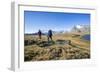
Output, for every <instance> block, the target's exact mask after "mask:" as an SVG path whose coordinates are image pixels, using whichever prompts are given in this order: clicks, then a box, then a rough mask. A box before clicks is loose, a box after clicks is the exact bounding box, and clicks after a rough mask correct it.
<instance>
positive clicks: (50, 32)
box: [47, 30, 52, 41]
mask: <svg viewBox="0 0 100 73" xmlns="http://www.w3.org/2000/svg"><path fill="white" fill-rule="evenodd" d="M47 37H48V41H49V40H50V39H51V40H52V30H49V31H48V36H47Z"/></svg>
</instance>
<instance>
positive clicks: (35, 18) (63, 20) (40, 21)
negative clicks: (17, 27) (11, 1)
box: [24, 11, 90, 33]
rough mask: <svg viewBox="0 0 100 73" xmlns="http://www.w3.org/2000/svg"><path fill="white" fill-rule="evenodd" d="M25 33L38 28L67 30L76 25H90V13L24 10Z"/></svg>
mask: <svg viewBox="0 0 100 73" xmlns="http://www.w3.org/2000/svg"><path fill="white" fill-rule="evenodd" d="M24 25H25V33H34V32H38V30H39V29H40V30H43V31H48V30H49V29H52V30H53V31H67V30H70V29H71V28H72V27H73V26H75V25H90V14H83V13H62V12H37V11H24Z"/></svg>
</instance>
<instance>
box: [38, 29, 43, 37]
mask: <svg viewBox="0 0 100 73" xmlns="http://www.w3.org/2000/svg"><path fill="white" fill-rule="evenodd" d="M38 35H39V39H41V35H42V32H41V30H39V31H38Z"/></svg>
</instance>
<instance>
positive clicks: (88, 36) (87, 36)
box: [82, 34, 90, 41]
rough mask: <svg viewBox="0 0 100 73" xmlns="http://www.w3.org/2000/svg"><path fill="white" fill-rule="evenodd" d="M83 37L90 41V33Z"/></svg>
mask: <svg viewBox="0 0 100 73" xmlns="http://www.w3.org/2000/svg"><path fill="white" fill-rule="evenodd" d="M82 38H83V39H85V40H88V41H90V34H87V35H84V36H83V37H82Z"/></svg>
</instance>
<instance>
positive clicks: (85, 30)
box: [71, 25, 90, 33]
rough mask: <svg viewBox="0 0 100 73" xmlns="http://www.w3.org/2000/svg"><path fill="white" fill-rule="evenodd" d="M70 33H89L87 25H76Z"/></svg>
mask: <svg viewBox="0 0 100 73" xmlns="http://www.w3.org/2000/svg"><path fill="white" fill-rule="evenodd" d="M71 32H76V33H90V26H89V25H76V26H74V27H73V28H72V29H71Z"/></svg>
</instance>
